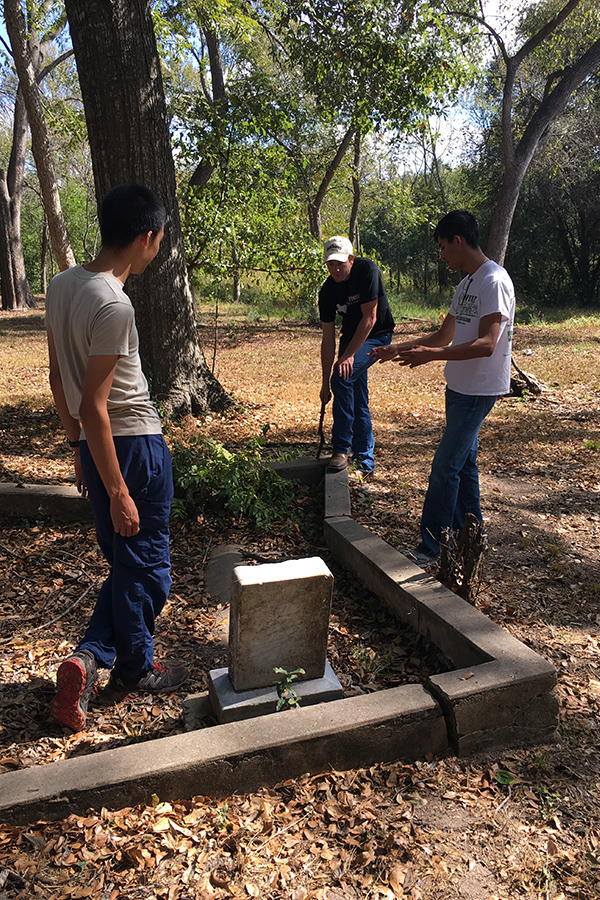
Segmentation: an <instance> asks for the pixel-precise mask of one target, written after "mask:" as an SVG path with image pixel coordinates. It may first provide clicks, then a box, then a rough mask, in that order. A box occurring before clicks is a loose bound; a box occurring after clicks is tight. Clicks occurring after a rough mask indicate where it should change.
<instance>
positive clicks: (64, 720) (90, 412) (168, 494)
mask: <svg viewBox="0 0 600 900" xmlns="http://www.w3.org/2000/svg"><path fill="white" fill-rule="evenodd" d="M165 221H166V210H165V208H164V206H163V204H162V202H161V200H160V199H159V198H158V197H157V196H156V194H154V193H153V192H152V191H150V190H148V188H145V187H142V186H140V185H120V186H119V187H116V188H114V189H113V190H112V191H110V192H109V194H107V196H106V197H105V199H104V202H103V204H102V208H101V212H100V230H101V234H102V247H101V250H100V253H99V254H98V256H97V257H96V259H95V260H93V261H92V262H91V263H88V264H87V265H84V266H76V267H74V268H72V269H68V270H67V271H65V272H61V273H60V274H59V275H57V276H56V277H55V278H53V279H52V281H51V283H50V285H49V286H48V292H47V295H46V330H47V335H48V351H49V357H50V386H51V389H52V394H53V396H54V401H55V403H56V408H57V411H58V414H59V416H60V419H61V422H62V424H63V427H64V429H65V431H66V433H67V438H68V440H69V443H70V445H71V447H72V448H73V452H74V466H75V479H76V483H77V488H78V490H79V491H80V493H82V494H83V495H84V496H88V497H89V499H90V501H91V504H92V508H93V511H94V519H95V522H96V534H97V537H98V543H99V545H100V549H101V550H102V553H103V554H104V556H105V558H106V560H107V561H108V563H109V566H110V570H109V574H108V577H107V579H106V580H105V582H104V583H103V585H102V587H101V588H100V592H99V594H98V598H97V600H96V606H95V608H94V612H93V614H92V617H91V619H90V622H89V624H88V627H87V629H86V632H85V634H84V635H83V637H82V639H81V640H80V642H79V644H78V645H77V647H76V649H75V651H74V653H72V654H71V656H69V657H68V658H67V659H65V660H64V661H63V662H62V663H61V665H60V666H59V668H58V671H57V673H56V687H57V690H56V695H55V697H54V699H53V700H52V703H51V706H50V711H51V714H52V717H53V718H54V719H55V721H57V722H58V723H59V724H61V725H63V726H65V727H67V728H71V729H72V730H74V731H81V730H82V729H83V727H84V725H85V721H86V716H87V711H88V704H89V701H90V698H91V696H92V692H93V690H94V687H95V685H96V682H97V679H98V673H97V669H98V667H103V668H107V669H110V670H111V674H110V679H109V682H108V684H107V685H106V687H105V688H104V690H103V692H102V698H103V700H104V701H106V702H113V701H118V700H120V699H123V697H125V696H126V695H127V694H128V693H131V692H134V691H139V692H142V691H143V692H152V693H156V692H160V691H169V690H174V689H176V688H178V687H180V685H182V684H183V683H184V682H185V680H186V679H187V677H188V673H187V670H186V669H185V668H184V667H183V666H180V665H178V664H176V663H173V662H168V661H165V662H162V663H159V662H157V661H155V659H154V642H153V634H154V622H155V619H156V616H158V614H159V613H160V612H161V610H162V609H163V607H164V605H165V603H166V600H167V597H168V594H169V588H170V586H171V574H170V571H171V565H170V557H169V515H170V509H171V501H172V499H173V474H172V467H171V455H170V453H169V449H168V447H167V445H166V444H165V441H164V438H163V436H162V430H161V425H160V420H159V418H158V414H157V412H156V410H155V408H154V405H153V404H152V401H151V399H150V395H149V393H148V384H147V381H146V378H145V377H144V374H143V372H142V367H141V362H140V355H139V350H138V333H137V329H136V325H135V314H134V310H133V306H132V304H131V301H130V299H129V297H128V296H127V294H126V293H125V291H124V284H125V281H126V280H127V278H128V276H129V275H139V274H141V273H142V272H143V271H144V270H145V268H146V266H148V264H149V263H150V262H151V261H152V260H153V259H154V257H155V256H156V254H157V253H158V250H159V247H160V242H161V240H162V237H163V234H164V226H165Z"/></svg>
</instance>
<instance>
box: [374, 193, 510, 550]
mask: <svg viewBox="0 0 600 900" xmlns="http://www.w3.org/2000/svg"><path fill="white" fill-rule="evenodd" d="M434 237H435V239H436V240H437V242H438V244H439V246H440V253H441V258H442V259H443V260H445V261H446V262H447V263H448V265H449V266H450V268H451V269H453V270H454V271H457V270H458V269H463V270H464V271H465V272H466V273H467V275H466V277H465V278H463V280H462V281H461V282H460V284H459V285H458V287H457V289H456V291H455V293H454V297H453V298H452V303H451V305H450V310H449V312H448V315H447V316H446V318H445V319H444V321H443V323H442V325H441V327H440V328H439V330H438V331H435V332H433V333H431V334H428V335H425V336H419V337H416V338H414V339H413V340H411V341H405V342H404V343H401V344H390V345H389V347H376V348H375V349H374V350H373V356H375V357H376V358H377V359H378V360H380V361H381V362H384V361H385V360H389V359H394V360H396V361H397V362H399V363H400V365H403V366H410V368H414V367H415V366H420V365H423V364H424V363H429V362H433V361H435V360H439V359H444V360H447V362H446V368H445V376H446V384H447V387H446V428H445V430H444V434H443V435H442V439H441V441H440V444H439V446H438V448H437V450H436V453H435V456H434V459H433V464H432V467H431V475H430V477H429V487H428V489H427V494H426V496H425V502H424V505H423V514H422V516H421V543H420V544H419V545H418V547H417V549H416V551H415V553H414V554H412V555H413V557H414V559H416V561H417V562H418V563H419V564H421V565H428V564H429V563H432V562H435V561H436V560H437V558H438V556H439V553H440V538H441V535H442V532H443V531H444V530H445V529H451V530H457V529H458V530H460V529H462V527H463V525H464V522H465V516H466V515H467V513H472V514H473V515H474V516H476V518H477V519H478V520H479V521H480V522H481V521H482V515H481V507H480V502H479V472H478V469H477V449H478V437H477V436H478V433H479V429H480V427H481V424H482V422H483V420H484V419H485V417H486V416H487V415H488V413H489V412H490V410H491V409H492V407H493V405H494V403H495V402H496V399H497V397H498V396H500V395H502V394H506V393H508V390H509V388H510V358H511V343H512V330H513V320H514V314H515V292H514V287H513V284H512V281H511V279H510V276H509V275H508V273H507V271H506V270H505V269H503V268H502V266H499V265H498V264H497V263H495V262H493V260H491V259H488V258H487V256H485V254H484V253H483V251H482V249H481V247H480V246H479V228H478V226H477V221H476V219H475V217H474V216H473V215H471V213H469V212H466V211H465V210H454V211H453V212H450V213H448V214H447V215H446V216H444V218H443V219H441V221H440V222H439V223H438V225H437V228H436V229H435V232H434Z"/></svg>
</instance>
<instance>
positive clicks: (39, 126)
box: [4, 0, 75, 270]
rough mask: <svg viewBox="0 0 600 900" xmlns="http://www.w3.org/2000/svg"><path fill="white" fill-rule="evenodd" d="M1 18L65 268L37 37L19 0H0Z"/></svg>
mask: <svg viewBox="0 0 600 900" xmlns="http://www.w3.org/2000/svg"><path fill="white" fill-rule="evenodd" d="M4 20H5V23H6V30H7V32H8V36H9V38H10V43H11V47H12V53H13V59H14V63H15V68H16V70H17V75H18V76H19V86H20V89H21V90H22V92H23V99H24V101H25V107H26V109H27V118H28V120H29V128H30V129H31V148H32V151H33V158H34V160H35V167H36V170H37V175H38V180H39V182H40V189H41V192H42V198H43V202H44V209H45V211H46V216H47V218H48V224H49V228H50V239H51V241H52V250H53V251H54V255H55V257H56V261H57V263H58V265H59V268H60V269H61V270H62V269H68V268H69V267H70V266H74V265H75V257H74V256H73V251H72V250H71V245H70V243H69V237H68V235H67V229H66V226H65V220H64V218H63V214H62V208H61V205H60V197H59V194H58V186H57V183H56V175H55V172H54V163H53V161H52V151H51V148H50V141H49V138H48V128H47V125H46V120H45V118H44V111H43V109H42V102H41V99H40V94H39V91H38V86H37V80H36V73H37V70H39V63H40V59H39V56H40V55H39V44H38V43H37V38H34V37H33V36H32V39H31V40H30V39H29V38H28V35H27V28H26V25H25V18H24V16H23V12H22V10H21V4H20V2H19V0H4Z"/></svg>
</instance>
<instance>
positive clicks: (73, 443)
mask: <svg viewBox="0 0 600 900" xmlns="http://www.w3.org/2000/svg"><path fill="white" fill-rule="evenodd" d="M69 447H73V448H75V447H79V441H69Z"/></svg>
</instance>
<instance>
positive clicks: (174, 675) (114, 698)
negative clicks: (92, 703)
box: [98, 660, 190, 704]
mask: <svg viewBox="0 0 600 900" xmlns="http://www.w3.org/2000/svg"><path fill="white" fill-rule="evenodd" d="M189 674H190V673H189V672H188V670H187V669H186V668H185V666H181V665H179V663H176V662H172V661H171V660H162V661H160V662H155V663H154V664H153V665H152V666H151V667H150V668H149V669H148V671H147V672H146V674H145V675H142V676H141V678H139V679H138V681H136V682H134V683H133V684H126V683H125V682H124V681H123V679H122V678H119V676H118V675H115V674H114V672H113V673H112V674H111V676H110V678H109V680H108V684H107V685H106V687H104V688H103V689H102V691H101V692H100V694H99V695H98V701H99V702H100V703H103V704H108V703H119V702H120V701H121V700H124V699H125V697H127V696H128V695H129V694H135V693H137V694H161V693H165V692H166V691H176V690H177V688H180V687H181V685H182V684H185V682H186V681H187V680H188V678H189Z"/></svg>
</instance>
